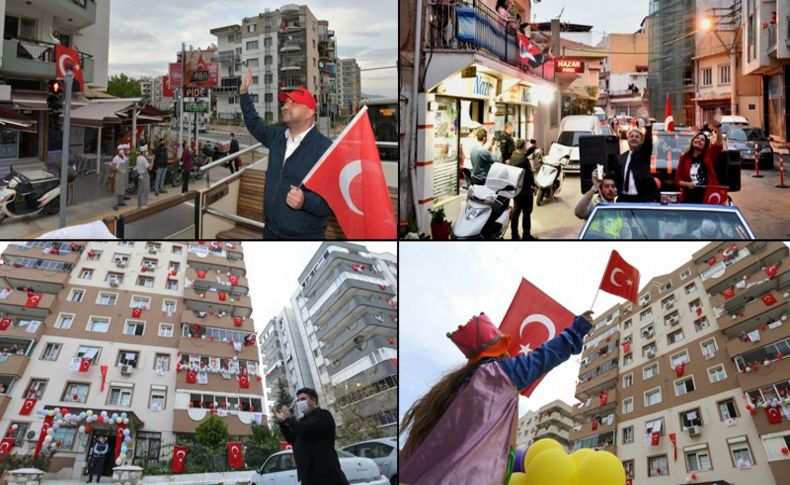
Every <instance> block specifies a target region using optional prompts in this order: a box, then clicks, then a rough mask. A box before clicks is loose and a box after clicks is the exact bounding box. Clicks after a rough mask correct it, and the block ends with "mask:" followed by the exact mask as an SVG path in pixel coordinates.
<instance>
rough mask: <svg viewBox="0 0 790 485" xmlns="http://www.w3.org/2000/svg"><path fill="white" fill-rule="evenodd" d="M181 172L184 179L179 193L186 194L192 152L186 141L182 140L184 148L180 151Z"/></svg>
mask: <svg viewBox="0 0 790 485" xmlns="http://www.w3.org/2000/svg"><path fill="white" fill-rule="evenodd" d="M181 173H182V175H183V176H184V181H183V182H182V183H181V193H182V194H186V193H187V192H189V177H190V175H192V153H191V152H190V151H189V145H188V144H187V142H184V149H183V151H182V153H181Z"/></svg>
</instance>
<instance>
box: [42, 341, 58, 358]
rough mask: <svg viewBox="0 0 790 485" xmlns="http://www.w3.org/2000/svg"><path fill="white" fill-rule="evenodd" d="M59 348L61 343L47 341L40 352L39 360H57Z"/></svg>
mask: <svg viewBox="0 0 790 485" xmlns="http://www.w3.org/2000/svg"><path fill="white" fill-rule="evenodd" d="M61 348H63V344H59V343H56V342H49V343H47V345H46V346H45V347H44V352H42V353H41V360H58V356H59V355H60V349H61Z"/></svg>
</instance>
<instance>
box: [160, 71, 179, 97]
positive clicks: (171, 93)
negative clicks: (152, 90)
mask: <svg viewBox="0 0 790 485" xmlns="http://www.w3.org/2000/svg"><path fill="white" fill-rule="evenodd" d="M162 96H163V97H165V98H174V97H175V96H176V92H175V90H174V89H173V85H172V84H170V76H167V75H165V76H162Z"/></svg>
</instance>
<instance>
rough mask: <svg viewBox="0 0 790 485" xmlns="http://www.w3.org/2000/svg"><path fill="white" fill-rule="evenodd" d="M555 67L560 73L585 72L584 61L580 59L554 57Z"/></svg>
mask: <svg viewBox="0 0 790 485" xmlns="http://www.w3.org/2000/svg"><path fill="white" fill-rule="evenodd" d="M554 69H555V70H556V71H557V72H558V73H560V74H563V73H565V74H581V73H583V72H584V61H580V60H578V59H554Z"/></svg>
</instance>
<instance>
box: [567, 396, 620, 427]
mask: <svg viewBox="0 0 790 485" xmlns="http://www.w3.org/2000/svg"><path fill="white" fill-rule="evenodd" d="M616 409H617V389H616V388H612V389H607V390H605V391H600V392H599V393H598V394H597V395H594V396H590V397H588V398H587V399H585V400H583V401H581V402H579V403H578V404H576V405H574V406H573V409H572V417H573V419H574V421H576V423H577V424H579V423H583V422H586V421H587V420H589V419H591V418H592V417H593V416H596V415H608V414H610V413H612V412H615V410H616Z"/></svg>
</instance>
